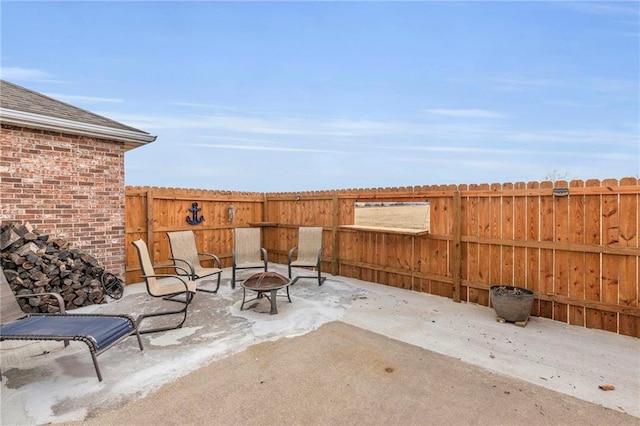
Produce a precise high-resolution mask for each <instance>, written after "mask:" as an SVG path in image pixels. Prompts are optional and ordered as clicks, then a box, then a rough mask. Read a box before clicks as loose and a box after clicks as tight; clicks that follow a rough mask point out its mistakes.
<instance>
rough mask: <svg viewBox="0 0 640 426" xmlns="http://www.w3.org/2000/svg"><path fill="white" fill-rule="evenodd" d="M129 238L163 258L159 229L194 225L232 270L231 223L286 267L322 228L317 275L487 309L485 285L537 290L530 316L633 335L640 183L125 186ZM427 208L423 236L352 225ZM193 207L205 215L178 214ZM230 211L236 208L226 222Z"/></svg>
mask: <svg viewBox="0 0 640 426" xmlns="http://www.w3.org/2000/svg"><path fill="white" fill-rule="evenodd" d="M126 195H127V197H126V198H127V202H126V218H127V220H126V222H127V231H126V235H127V249H126V251H127V276H126V281H127V282H128V283H132V282H138V281H140V273H139V268H138V265H137V258H136V257H135V253H134V250H132V249H133V247H131V241H133V240H135V239H137V238H143V239H145V240H147V242H148V243H149V245H150V250H151V251H152V257H153V259H154V262H155V263H157V264H163V263H166V264H168V263H170V261H169V260H168V259H169V257H170V251H169V245H168V240H167V238H166V235H165V233H166V232H167V231H172V230H185V229H191V230H194V231H195V233H196V236H197V242H198V247H199V249H200V250H201V251H209V252H212V253H216V254H217V255H219V257H221V260H222V261H223V266H225V267H229V266H230V265H231V250H232V248H233V228H235V227H242V226H260V227H262V229H263V233H262V238H263V245H264V246H265V247H266V248H267V250H268V252H269V261H270V262H276V263H283V264H285V263H286V257H287V252H288V250H289V249H290V248H291V247H293V246H294V245H295V244H296V242H297V233H298V232H297V230H298V227H299V226H322V227H323V228H324V235H323V241H324V247H325V249H324V252H323V270H325V271H327V272H330V273H332V274H335V275H341V276H346V277H352V278H357V279H361V280H365V281H371V282H376V283H381V284H386V285H390V286H394V287H400V288H405V289H409V290H414V291H420V292H425V293H430V294H435V295H439V296H444V297H449V298H452V299H453V300H455V301H468V302H472V303H478V304H481V305H485V306H489V304H490V303H489V288H490V287H491V286H492V285H496V284H502V285H515V286H518V287H524V288H528V289H531V290H533V291H535V292H536V302H535V304H534V308H533V315H536V316H540V317H544V318H551V319H554V320H557V321H562V322H565V323H569V324H574V325H580V326H585V327H589V328H596V329H602V330H608V331H613V332H618V333H621V334H625V335H630V336H635V337H640V306H639V288H638V282H639V269H640V236H639V232H638V228H639V223H638V222H639V220H640V219H639V214H638V210H639V208H640V185H639V182H638V179H636V178H625V179H622V180H620V181H618V180H615V179H610V180H604V181H599V180H588V181H586V182H583V181H579V180H576V181H571V182H564V181H558V182H555V183H552V182H529V183H514V184H511V183H506V184H492V185H489V184H479V185H457V186H456V185H449V186H420V187H407V188H384V189H380V188H376V189H350V190H339V191H321V192H300V193H267V194H263V193H235V192H222V191H203V190H183V189H167V188H132V187H130V188H127V192H126ZM384 201H393V202H398V201H406V202H417V201H420V202H424V201H428V202H429V203H430V230H429V232H412V231H406V230H403V231H400V230H388V229H374V228H361V227H355V226H353V224H354V210H355V203H356V202H384ZM193 202H198V206H199V207H200V208H201V209H202V210H201V211H200V214H202V215H203V216H204V218H205V221H204V222H203V223H202V224H201V225H196V226H191V225H189V224H188V223H187V222H186V220H185V218H186V216H187V215H190V214H191V213H190V212H189V209H190V208H191V206H192V203H193ZM230 210H233V211H234V214H233V215H232V216H233V217H231V216H230V214H229V212H230Z"/></svg>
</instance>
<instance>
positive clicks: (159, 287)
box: [131, 240, 196, 334]
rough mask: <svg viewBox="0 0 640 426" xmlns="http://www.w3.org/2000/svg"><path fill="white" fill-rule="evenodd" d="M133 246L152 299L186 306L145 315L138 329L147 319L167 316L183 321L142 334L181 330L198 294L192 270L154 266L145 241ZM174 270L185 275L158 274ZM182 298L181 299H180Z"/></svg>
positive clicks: (179, 267)
mask: <svg viewBox="0 0 640 426" xmlns="http://www.w3.org/2000/svg"><path fill="white" fill-rule="evenodd" d="M131 244H133V246H134V247H135V248H136V251H137V252H138V259H139V260H140V268H141V269H142V278H143V279H144V282H145V285H146V289H147V293H148V294H149V295H150V296H152V297H161V298H163V299H164V300H168V301H171V302H179V303H182V304H183V305H184V306H183V307H182V308H181V309H176V310H159V311H156V312H152V313H145V314H144V315H140V316H139V317H138V327H139V326H140V324H141V323H142V321H143V320H145V319H146V318H153V317H160V316H165V315H181V316H182V319H181V321H180V322H179V323H177V324H175V325H170V326H162V327H155V328H147V329H144V330H141V331H140V334H146V333H155V332H158V331H166V330H173V329H176V328H181V327H182V325H183V324H184V322H185V321H186V320H187V309H188V308H189V305H190V304H191V300H192V299H193V295H194V294H195V292H196V283H195V281H194V280H192V279H191V278H192V275H191V269H187V268H183V267H181V266H179V265H173V266H154V265H153V263H152V262H151V257H150V256H149V249H148V248H147V243H146V242H145V241H144V240H136V241H133V242H132V243H131ZM160 268H172V269H174V270H181V272H182V273H183V275H176V274H157V273H156V271H155V270H156V269H160ZM178 296H180V298H178Z"/></svg>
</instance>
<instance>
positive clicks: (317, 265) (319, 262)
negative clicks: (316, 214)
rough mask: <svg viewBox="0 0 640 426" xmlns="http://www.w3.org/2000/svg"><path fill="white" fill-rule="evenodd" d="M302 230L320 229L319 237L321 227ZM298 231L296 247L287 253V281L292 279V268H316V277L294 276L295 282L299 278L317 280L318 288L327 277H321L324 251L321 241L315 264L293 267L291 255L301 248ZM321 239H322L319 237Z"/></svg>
mask: <svg viewBox="0 0 640 426" xmlns="http://www.w3.org/2000/svg"><path fill="white" fill-rule="evenodd" d="M302 228H308V229H311V228H319V229H320V231H319V232H320V235H322V228H321V227H315V226H314V227H301V228H300V229H302ZM300 229H299V230H298V245H296V246H294V247H293V248H292V249H291V250H289V253H288V255H287V269H288V272H289V279H291V278H292V266H295V267H309V268H316V270H317V271H318V273H317V274H316V275H297V276H296V281H297V280H298V279H300V278H317V279H318V286H321V285H322V283H324V281H325V280H326V279H327V277H323V276H322V250H323V249H324V246H323V245H322V239H321V240H320V248H319V249H318V255H317V256H316V261H315V263H312V262H309V263H303V264H300V265H293V263H295V261H294V260H293V255H294V254H295V253H296V252H298V251H299V249H300V246H301V242H302V241H301V239H300ZM321 238H322V237H321Z"/></svg>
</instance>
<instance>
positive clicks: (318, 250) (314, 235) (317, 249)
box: [287, 226, 326, 285]
mask: <svg viewBox="0 0 640 426" xmlns="http://www.w3.org/2000/svg"><path fill="white" fill-rule="evenodd" d="M322 249H323V247H322V227H321V226H302V227H300V229H299V230H298V245H297V246H294V247H293V248H292V249H291V250H289V254H288V256H287V264H288V267H289V268H288V269H289V278H290V279H291V278H292V276H291V273H292V272H291V268H292V267H304V268H316V270H317V271H318V273H317V275H305V276H302V275H298V276H297V278H298V279H299V278H317V279H318V285H322V283H323V282H324V281H325V280H326V277H323V276H322ZM294 254H297V256H296V259H295V260H294V259H293V256H294Z"/></svg>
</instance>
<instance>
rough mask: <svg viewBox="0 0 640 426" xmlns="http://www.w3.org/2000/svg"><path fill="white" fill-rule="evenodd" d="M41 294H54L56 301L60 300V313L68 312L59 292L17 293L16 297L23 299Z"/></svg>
mask: <svg viewBox="0 0 640 426" xmlns="http://www.w3.org/2000/svg"><path fill="white" fill-rule="evenodd" d="M40 296H53V297H55V298H56V301H57V302H58V307H59V308H60V313H61V314H66V313H67V312H66V310H65V307H64V300H63V299H62V296H60V295H59V294H58V293H32V294H16V299H19V298H22V299H28V298H30V297H40Z"/></svg>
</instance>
